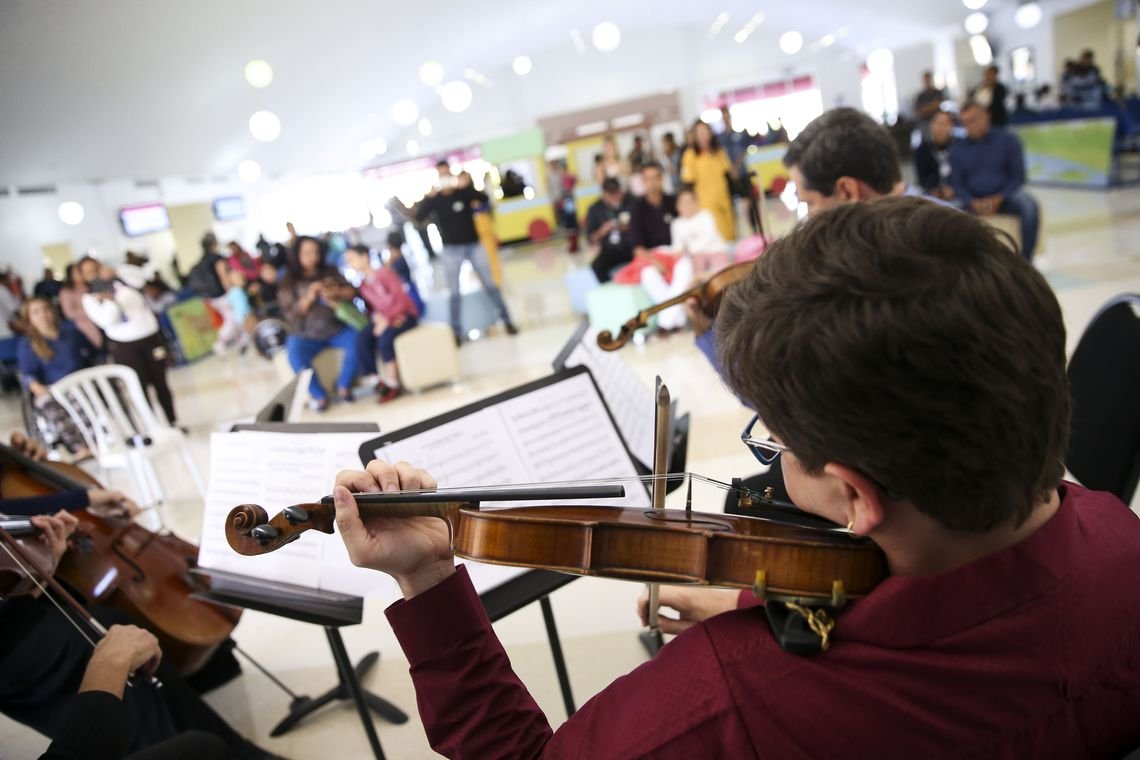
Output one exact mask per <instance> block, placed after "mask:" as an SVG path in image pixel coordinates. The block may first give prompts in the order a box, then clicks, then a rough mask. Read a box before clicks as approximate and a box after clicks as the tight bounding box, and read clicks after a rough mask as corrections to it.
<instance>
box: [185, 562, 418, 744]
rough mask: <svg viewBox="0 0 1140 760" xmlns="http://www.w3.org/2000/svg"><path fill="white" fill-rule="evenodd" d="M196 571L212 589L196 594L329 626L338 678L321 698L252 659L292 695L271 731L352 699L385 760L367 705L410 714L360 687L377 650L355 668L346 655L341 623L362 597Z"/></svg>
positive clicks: (352, 617) (357, 617) (390, 716)
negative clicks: (298, 689) (301, 691)
mask: <svg viewBox="0 0 1140 760" xmlns="http://www.w3.org/2000/svg"><path fill="white" fill-rule="evenodd" d="M192 572H195V573H197V574H200V575H202V576H204V577H205V578H207V579H208V580H209V582H210V590H209V591H202V592H198V593H195V594H193V596H194V597H195V598H198V599H204V600H206V601H208V602H214V603H216V604H224V605H229V606H231V607H242V608H244V609H250V610H257V611H258V612H265V613H268V614H270V615H277V616H278V617H283V618H288V619H290V620H299V621H301V622H302V623H312V624H314V625H319V626H321V627H323V628H324V629H325V636H326V637H327V638H328V642H329V649H331V650H332V655H333V661H334V662H335V663H336V670H337V676H338V681H339V682H338V684H337V685H336V686H334V687H333V688H331V689H329V690H328V691H326V692H325V693H324V694H321V695H320V696H317V697H315V698H314V697H309V696H307V695H304V694H301V695H298V694H295V693H294V692H293V691H291V690H290V689H289V687H287V686H286V685H285V684H283V683H282V682H281V681H280V680H279V679H277V678H276V677H275V676H274V675H273V674H272V673H270V672H269V671H267V670H265V668H263V667H262V666H261V665H260V664H259V663H257V661H255V660H253V659H250V662H252V663H253V664H254V666H255V667H257V669H258V670H260V671H261V672H262V673H264V674H265V675H266V676H267V677H268V678H269V679H270V680H271V681H273V683H275V684H277V686H279V687H280V688H281V689H282V690H284V691H285V693H287V694H288V695H289V696H290V698H291V699H292V701H291V702H290V704H289V713H288V715H286V716H285V717H284V718H283V719H282V720H281V721H280V722H279V723H278V724H277V725H276V726H274V727H273V730H272V731H270V732H269V735H270V736H281V735H282V734H285V733H287V732H289V731H291V730H292V729H293V728H295V727H296V726H297V724H298V723H300V722H301V721H302V720H303V719H304V718H305V717H306V716H308V715H310V714H312V713H313V712H315V711H317V710H319V709H320V708H322V707H324V706H325V705H327V704H329V703H330V702H336V701H341V700H348V699H351V700H352V701H353V703H354V704H355V705H356V712H357V714H358V715H359V716H360V722H361V724H362V725H363V726H364V733H365V735H366V736H367V737H368V743H369V745H370V746H371V747H372V754H373V755H374V756H375V757H376V758H377V760H384V750H383V749H382V748H381V747H380V738H379V737H378V736H377V735H376V727H375V726H374V725H373V723H372V716H371V714H370V713H369V709H371V710H374V711H375V712H376V713H377V714H378V715H379V716H380V717H381V718H383V719H384V720H386V721H388V722H389V723H396V724H400V723H406V722H407V721H408V716H407V714H406V713H405V712H404V711H403V710H401V709H400V708H398V707H396V706H395V705H393V704H392V703H391V702H388V701H387V700H385V699H383V698H381V697H379V696H377V695H376V694H373V693H372V692H370V691H368V690H366V689H364V688H362V687H361V685H360V679H361V678H363V677H364V676H365V675H366V674H367V673H368V671H369V670H370V669H371V668H372V666H374V665H375V664H376V662H377V661H378V660H379V659H380V653H379V652H369V653H368V654H366V655H365V656H364V657H363V658H361V660H360V661H359V662H358V663H357V664H356V666H355V667H354V666H353V665H352V662H351V660H349V658H348V651H347V650H346V649H345V647H344V640H343V639H342V638H341V635H340V628H341V626H345V625H358V624H359V623H360V621H361V619H362V614H363V609H364V600H363V599H362V598H360V597H358V596H350V595H348V594H336V593H332V592H329V591H316V590H314V589H310V588H305V587H303V586H294V585H291V584H287V583H278V582H272V583H271V582H268V581H258V580H256V579H253V578H246V577H243V576H239V575H233V574H231V573H222V572H218V571H199V570H194V571H192ZM238 651H239V652H240V651H241V650H240V649H239V650H238Z"/></svg>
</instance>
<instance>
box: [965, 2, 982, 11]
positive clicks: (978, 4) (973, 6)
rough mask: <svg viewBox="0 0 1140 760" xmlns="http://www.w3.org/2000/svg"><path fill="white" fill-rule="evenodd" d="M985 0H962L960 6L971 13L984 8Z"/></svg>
mask: <svg viewBox="0 0 1140 760" xmlns="http://www.w3.org/2000/svg"><path fill="white" fill-rule="evenodd" d="M986 1H987V0H962V5H964V6H966V7H967V8H969V9H970V10H972V11H980V10H981V9H982V8H985V7H986Z"/></svg>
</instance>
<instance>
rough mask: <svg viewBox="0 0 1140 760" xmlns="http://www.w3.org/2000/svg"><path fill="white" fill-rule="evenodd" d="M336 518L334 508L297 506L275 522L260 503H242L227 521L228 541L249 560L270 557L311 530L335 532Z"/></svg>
mask: <svg viewBox="0 0 1140 760" xmlns="http://www.w3.org/2000/svg"><path fill="white" fill-rule="evenodd" d="M333 519H334V517H333V508H332V506H331V505H327V504H295V505H293V506H291V507H286V508H285V509H283V510H281V513H280V514H278V515H276V516H275V517H273V519H270V518H269V513H268V512H266V511H265V509H264V508H262V507H260V506H258V505H257V504H239V505H238V506H236V507H234V508H233V509H231V510H230V514H229V516H228V517H227V518H226V541H227V542H228V543H229V545H230V548H232V549H233V550H234V551H235V552H237V553H238V554H244V555H246V556H247V557H252V556H256V555H258V554H268V553H269V552H271V551H273V550H275V549H280V548H281V547H282V546H284V545H285V544H287V543H289V542H291V541H296V540H297V539H298V538H300V536H301V534H302V533H304V532H305V531H308V530H319V531H321V532H322V533H332V532H333Z"/></svg>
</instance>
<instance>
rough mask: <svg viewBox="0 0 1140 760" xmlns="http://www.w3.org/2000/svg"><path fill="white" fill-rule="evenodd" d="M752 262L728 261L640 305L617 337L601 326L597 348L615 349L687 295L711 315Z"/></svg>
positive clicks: (746, 271) (679, 302)
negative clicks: (658, 299)
mask: <svg viewBox="0 0 1140 760" xmlns="http://www.w3.org/2000/svg"><path fill="white" fill-rule="evenodd" d="M755 263H756V262H755V260H752V261H742V262H740V263H738V264H729V265H728V266H727V267H725V268H724V269H722V270H720V271H719V272H717V273H716V274H714V275H713V276H712V277H710V278H709V279H707V280H705V281H704V282H701V283H699V284H697V285H694V286H693V287H691V288H689V289H688V290H686V291H685V292H683V293H681V294H679V295H676V296H674V297H673V298H670V299H669V300H667V301H662V302H661V303H659V304H654V305H653V306H650V307H649V308H647V309H642V310H641V311H639V312H637V316H635V317H634V318H633V319H631V320H629V321H628V322H626V323H625V324H624V325H622V326H621V330H620V331H619V332H618V334H617V337H614V334H613V333H612V332H610V331H609V330H602V331H601V332H600V333H598V348H601V349H602V350H604V351H617V350H618V349H619V348H621V347H622V346H624V345H625V344H626V343H628V342H629V340H630V339H631V338H632V337H633V335H634V333H636V332H637V331H638V330H640V329H642V328H644V327H645V326H646V325H648V324H649V318H650V317H652V316H653V315H654V314H656V313H657V312H659V311H664V310H665V309H668V308H669V307H671V306H676V305H678V304H683V303H685V302H686V301H688V300H689V299H690V298H695V299H696V300H697V302H698V304H699V308H700V310H701V311H702V312H704V314H705V316H707V317H709V318H710V319H712V318H714V317H716V313H717V311H718V310H719V309H720V302H721V299H722V298H723V297H724V291H725V290H726V289H727V288H728V287H729V286H730V285H732V284H733V283H735V282H739V281H740V280H742V279H744V278H745V277H747V276H748V273H749V272H751V271H752V266H753V264H755Z"/></svg>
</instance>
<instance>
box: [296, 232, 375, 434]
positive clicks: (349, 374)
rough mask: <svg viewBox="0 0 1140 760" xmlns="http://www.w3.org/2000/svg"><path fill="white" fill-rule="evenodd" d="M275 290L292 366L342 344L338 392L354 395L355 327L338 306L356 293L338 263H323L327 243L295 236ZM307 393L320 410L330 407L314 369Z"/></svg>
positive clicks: (304, 363) (343, 395)
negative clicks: (342, 316) (286, 329)
mask: <svg viewBox="0 0 1140 760" xmlns="http://www.w3.org/2000/svg"><path fill="white" fill-rule="evenodd" d="M277 295H278V299H279V301H280V304H281V310H282V312H283V313H284V315H285V322H286V323H287V324H288V325H289V337H288V338H286V339H285V352H286V354H287V355H288V357H289V365H290V366H291V367H292V368H293V371H294V372H300V371H301V370H303V369H309V368H311V367H312V366H313V359H315V358H316V356H317V354H319V353H320V352H321V351H322V350H323V349H325V348H328V347H334V348H339V349H340V350H341V351H342V352H343V353H344V358H343V360H342V362H341V366H340V373H339V374H338V375H337V380H336V394H337V396H338V397H339V398H340V400H341V401H352V393H351V388H352V382H353V380H355V379H356V370H357V366H358V363H359V356H358V353H357V335H356V333H357V331H356V330H355V329H353V327H352V326H350V325H348V324H346V323H344V322H342V321H341V320H340V319H339V318H338V317H337V314H336V307H337V306H338V305H341V304H347V306H348V307H351V308H352V309H353V310H355V308H356V307H354V306H352V299H353V298H354V297H355V296H356V289H355V288H353V287H352V286H351V285H349V284H348V281H347V280H345V279H344V277H342V276H341V275H340V272H338V271H336V268H335V267H331V266H329V265H328V264H326V263H325V258H324V249H323V247H322V245H321V243H320V241H319V240H317V239H315V238H311V237H299V238H297V245H296V247H295V248H294V249H293V255H292V256H290V257H289V265H288V267H287V270H286V272H285V278H284V279H283V280H282V281H281V287H280V289H279V290H278V293H277ZM342 308H343V307H342ZM357 315H358V316H359V312H357ZM309 395H310V396H312V398H313V404H314V407H315V409H316V411H318V412H323V411H325V410H326V409H328V407H329V394H328V392H327V391H326V390H325V388H324V386H322V385H321V381H320V378H318V377H317V373H316V372H314V373H313V379H312V380H311V381H310V382H309Z"/></svg>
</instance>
